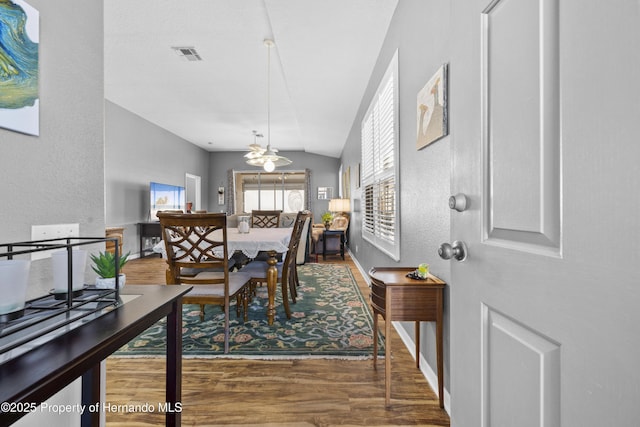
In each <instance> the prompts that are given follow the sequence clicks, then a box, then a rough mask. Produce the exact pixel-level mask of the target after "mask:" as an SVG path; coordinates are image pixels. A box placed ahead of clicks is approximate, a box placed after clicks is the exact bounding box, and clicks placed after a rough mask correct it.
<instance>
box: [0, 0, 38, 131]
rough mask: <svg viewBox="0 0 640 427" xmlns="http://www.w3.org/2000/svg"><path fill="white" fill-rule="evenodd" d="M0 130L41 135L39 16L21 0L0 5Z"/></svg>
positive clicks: (8, 1)
mask: <svg viewBox="0 0 640 427" xmlns="http://www.w3.org/2000/svg"><path fill="white" fill-rule="evenodd" d="M0 28H4V30H3V31H0V70H2V71H1V74H2V79H0V127H3V128H6V129H9V130H13V131H16V132H21V133H25V134H28V135H39V134H40V125H39V122H40V106H39V100H38V98H39V92H38V44H39V38H40V14H39V13H38V11H37V10H36V9H34V8H33V7H31V6H30V5H29V4H28V3H27V2H26V1H23V0H7V1H1V2H0Z"/></svg>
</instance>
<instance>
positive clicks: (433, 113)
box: [416, 64, 449, 150]
mask: <svg viewBox="0 0 640 427" xmlns="http://www.w3.org/2000/svg"><path fill="white" fill-rule="evenodd" d="M447 87H448V64H443V65H442V66H440V68H438V70H437V71H436V72H435V74H434V75H433V76H432V77H431V78H430V79H429V81H428V82H427V84H425V85H424V87H423V88H422V89H421V90H420V91H419V92H418V96H417V103H416V104H417V111H416V113H417V137H416V149H418V150H420V149H422V148H424V147H426V146H427V145H429V144H431V143H433V142H435V141H437V140H439V139H441V138H443V137H445V136H446V135H448V134H449V117H448V105H447V98H448V93H447Z"/></svg>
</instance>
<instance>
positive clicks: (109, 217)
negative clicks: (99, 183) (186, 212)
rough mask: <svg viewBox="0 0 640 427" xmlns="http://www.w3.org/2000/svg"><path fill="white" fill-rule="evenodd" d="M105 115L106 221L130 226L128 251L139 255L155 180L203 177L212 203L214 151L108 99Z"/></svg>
mask: <svg viewBox="0 0 640 427" xmlns="http://www.w3.org/2000/svg"><path fill="white" fill-rule="evenodd" d="M105 117H106V119H105V126H106V128H105V139H106V147H105V165H106V178H105V180H106V182H105V184H106V185H105V189H106V225H107V226H109V227H125V235H124V239H123V240H124V241H123V251H124V252H125V253H126V252H127V251H131V253H132V254H137V253H138V252H139V249H140V248H139V237H138V227H137V223H139V222H141V221H148V220H149V182H151V181H155V182H161V183H163V184H172V185H180V186H184V185H185V174H186V173H190V174H193V175H198V176H200V177H201V178H202V206H207V204H208V203H209V201H208V195H209V193H210V191H209V185H208V182H209V181H208V169H209V154H208V152H207V151H205V150H203V149H201V148H199V147H196V146H195V145H193V144H191V143H189V142H187V141H185V140H184V139H182V138H180V137H178V136H176V135H174V134H172V133H170V132H168V131H166V130H164V129H162V128H160V127H158V126H156V125H154V124H153V123H151V122H149V121H147V120H144V119H142V118H141V117H139V116H137V115H135V114H133V113H131V112H130V111H128V110H125V109H123V108H122V107H120V106H118V105H116V104H114V103H112V102H110V101H108V100H107V101H105ZM154 220H155V218H154Z"/></svg>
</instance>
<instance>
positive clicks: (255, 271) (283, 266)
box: [240, 211, 311, 319]
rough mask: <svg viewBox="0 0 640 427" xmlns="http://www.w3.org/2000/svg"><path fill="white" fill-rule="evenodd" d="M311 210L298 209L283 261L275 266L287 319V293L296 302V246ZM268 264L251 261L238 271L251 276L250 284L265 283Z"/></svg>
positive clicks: (288, 314) (298, 243) (289, 317)
mask: <svg viewBox="0 0 640 427" xmlns="http://www.w3.org/2000/svg"><path fill="white" fill-rule="evenodd" d="M310 219H311V212H309V211H300V212H298V215H297V216H296V220H295V222H294V224H293V229H292V231H291V239H290V240H289V249H288V250H287V255H286V256H285V258H284V261H283V262H278V263H277V264H276V268H277V269H278V282H279V283H280V284H281V288H282V305H284V310H285V313H286V315H287V319H291V309H290V308H289V293H290V294H291V298H292V301H293V302H294V303H295V302H296V296H297V293H298V292H297V290H296V287H297V286H298V283H297V280H298V273H297V270H296V268H297V263H296V258H297V254H298V247H299V246H300V240H301V236H302V230H303V229H304V225H305V222H306V221H308V220H309V221H310ZM268 267H269V264H268V263H267V262H266V261H251V262H250V263H249V264H247V265H246V266H244V267H243V268H242V269H241V270H240V272H241V273H246V274H248V275H249V276H250V277H251V282H252V285H256V284H258V283H265V282H266V281H267V268H268Z"/></svg>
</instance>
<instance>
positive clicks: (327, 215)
mask: <svg viewBox="0 0 640 427" xmlns="http://www.w3.org/2000/svg"><path fill="white" fill-rule="evenodd" d="M321 218H322V222H324V223H327V222H331V221H332V220H333V214H332V213H331V212H325V213H323V214H322V217H321Z"/></svg>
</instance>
